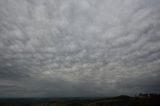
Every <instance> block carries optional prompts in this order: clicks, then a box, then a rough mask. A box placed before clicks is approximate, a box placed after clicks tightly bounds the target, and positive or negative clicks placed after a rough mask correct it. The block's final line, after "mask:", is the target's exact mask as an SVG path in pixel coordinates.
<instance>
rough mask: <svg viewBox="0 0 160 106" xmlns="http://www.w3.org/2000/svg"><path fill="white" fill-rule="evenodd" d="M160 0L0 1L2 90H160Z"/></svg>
mask: <svg viewBox="0 0 160 106" xmlns="http://www.w3.org/2000/svg"><path fill="white" fill-rule="evenodd" d="M159 5H160V2H159V0H152V1H151V0H116V1H113V0H1V1H0V95H1V97H39V96H42V97H48V96H55V97H56V96H113V95H119V94H129V95H133V94H136V93H139V92H156V93H158V92H160V87H159V86H160V84H159V82H160V66H159V65H160V30H159V29H160V15H159V14H160V12H159V11H160V8H159Z"/></svg>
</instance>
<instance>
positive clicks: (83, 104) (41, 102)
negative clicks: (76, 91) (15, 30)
mask: <svg viewBox="0 0 160 106" xmlns="http://www.w3.org/2000/svg"><path fill="white" fill-rule="evenodd" d="M0 106H160V94H155V93H140V94H139V95H137V96H134V97H130V96H126V95H121V96H117V97H112V98H94V99H93V98H78V99H77V98H66V99H65V98H62V99H61V98H58V99H55V98H53V99H51V98H49V99H46V98H45V99H42V98H41V99H0Z"/></svg>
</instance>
